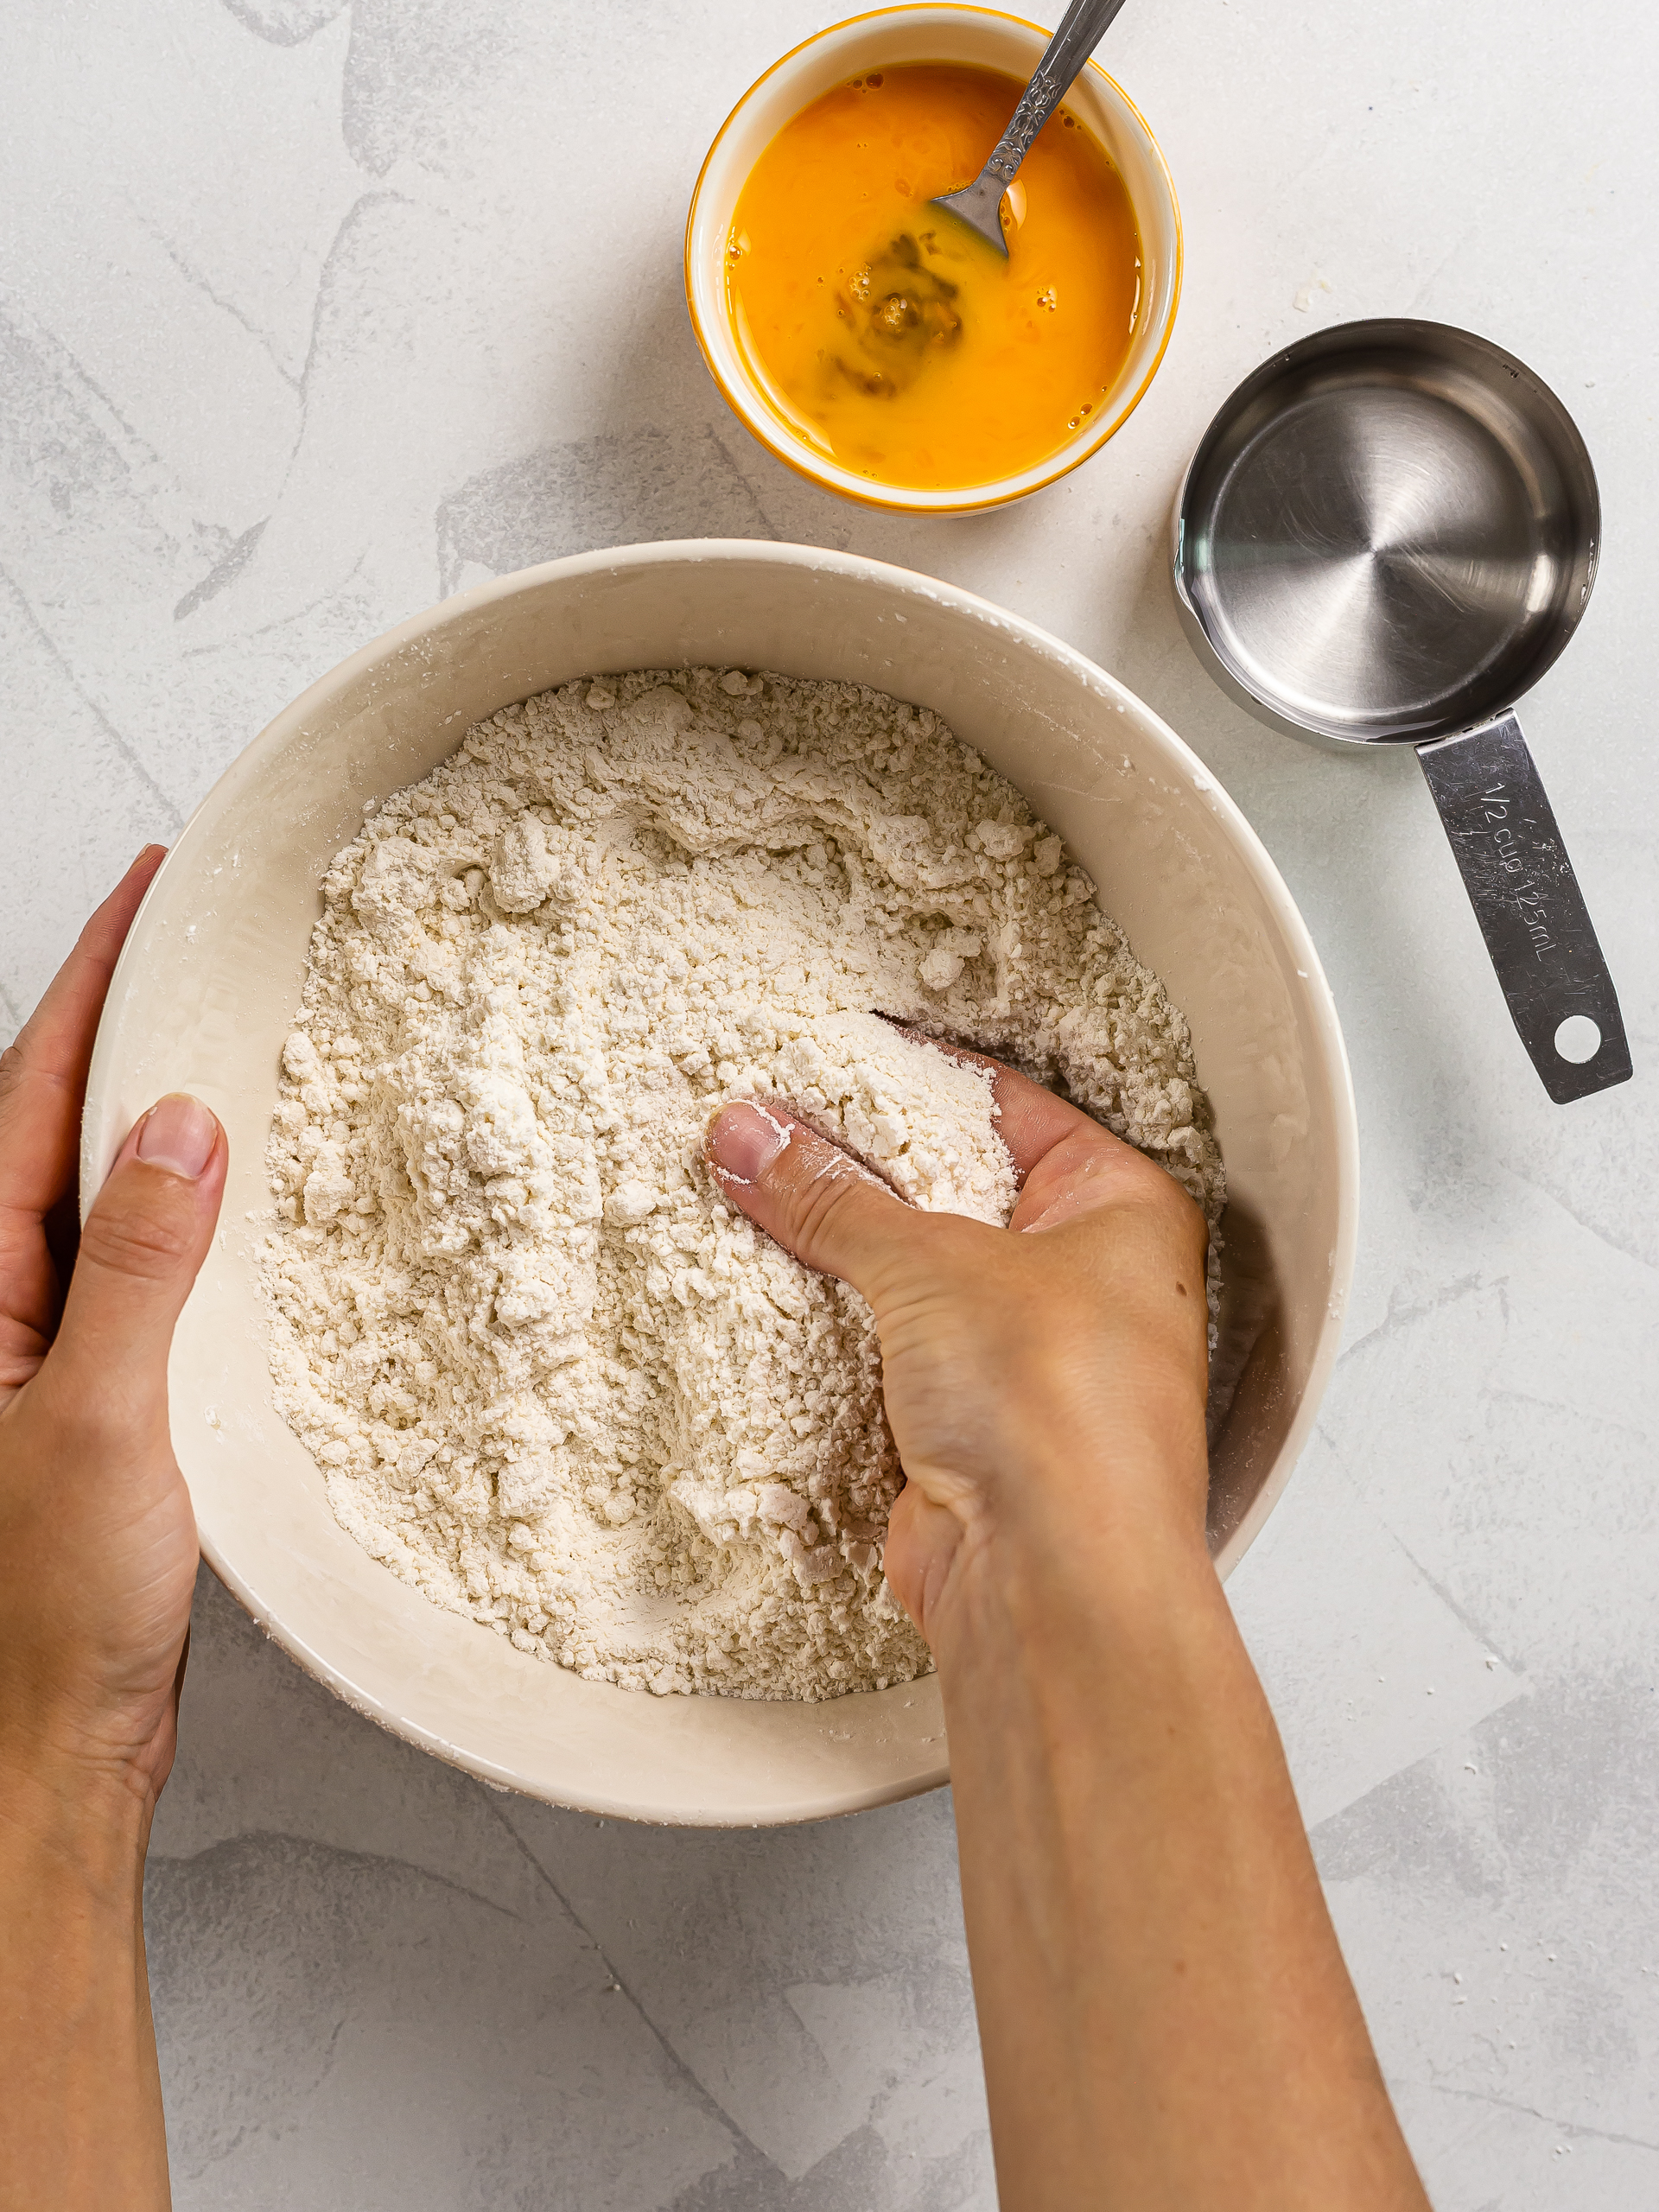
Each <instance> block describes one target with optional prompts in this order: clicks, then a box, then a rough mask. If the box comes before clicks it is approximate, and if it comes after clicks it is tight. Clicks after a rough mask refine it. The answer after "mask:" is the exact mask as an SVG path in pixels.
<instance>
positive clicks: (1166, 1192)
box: [709, 1052, 1208, 1642]
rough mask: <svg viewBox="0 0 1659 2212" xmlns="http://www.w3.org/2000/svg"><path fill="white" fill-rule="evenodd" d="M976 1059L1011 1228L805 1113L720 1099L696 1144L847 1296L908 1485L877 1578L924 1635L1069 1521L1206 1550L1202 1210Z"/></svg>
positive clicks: (772, 1227)
mask: <svg viewBox="0 0 1659 2212" xmlns="http://www.w3.org/2000/svg"><path fill="white" fill-rule="evenodd" d="M955 1057H957V1058H965V1059H971V1060H973V1061H974V1062H975V1064H976V1065H979V1066H982V1067H984V1068H986V1069H988V1070H989V1071H992V1074H993V1090H994V1093H995V1099H996V1103H997V1108H998V1111H999V1121H998V1128H999V1129H1000V1130H1001V1135H1002V1140H1003V1142H1004V1143H1005V1144H1006V1145H1007V1147H1008V1150H1009V1152H1010V1154H1012V1156H1013V1160H1014V1169H1015V1172H1016V1173H1017V1174H1018V1176H1019V1178H1020V1198H1019V1202H1018V1204H1017V1205H1015V1208H1014V1213H1013V1216H1012V1217H1011V1219H1010V1221H1009V1224H1008V1226H1007V1229H995V1228H991V1227H988V1225H986V1224H983V1223H982V1222H976V1221H969V1220H967V1219H965V1218H963V1217H962V1216H960V1215H957V1214H944V1213H922V1212H918V1211H915V1210H914V1209H912V1208H911V1207H909V1206H907V1205H905V1204H904V1202H903V1201H902V1200H901V1199H899V1198H895V1197H894V1196H893V1193H892V1192H890V1191H889V1190H888V1189H887V1186H886V1185H884V1184H882V1183H880V1182H878V1181H877V1180H876V1179H874V1177H873V1176H870V1175H868V1174H866V1173H863V1172H862V1171H861V1169H860V1168H859V1167H858V1166H856V1164H855V1162H853V1161H852V1160H849V1158H848V1156H847V1154H845V1153H843V1152H842V1151H840V1150H838V1149H837V1148H836V1146H834V1145H832V1144H831V1143H829V1141H828V1140H827V1139H826V1138H824V1137H822V1136H820V1135H818V1134H817V1131H816V1130H814V1129H812V1128H810V1127H809V1126H808V1125H807V1124H806V1123H804V1122H799V1121H797V1120H796V1119H795V1118H794V1117H793V1116H790V1115H788V1114H785V1113H783V1112H781V1111H780V1110H779V1109H775V1108H772V1107H771V1106H767V1107H766V1108H765V1109H762V1108H760V1107H758V1106H751V1105H739V1106H732V1107H728V1109H727V1110H726V1111H725V1113H724V1114H722V1115H721V1116H720V1117H719V1119H718V1120H717V1121H716V1122H715V1124H714V1126H713V1128H712V1129H711V1131H710V1133H709V1161H710V1165H711V1166H712V1168H713V1171H714V1173H715V1177H716V1178H717V1179H718V1180H719V1182H720V1184H721V1188H722V1189H723V1190H724V1192H725V1193H726V1195H727V1197H728V1198H729V1199H730V1200H731V1202H732V1204H733V1205H736V1206H739V1207H741V1210H742V1211H744V1212H745V1213H747V1215H748V1216H749V1217H750V1218H751V1219H752V1220H753V1221H755V1222H756V1223H758V1224H759V1225H760V1227H761V1228H763V1229H765V1230H767V1231H768V1232H769V1233H770V1234H771V1235H772V1236H775V1237H776V1238H777V1239H778V1241H779V1243H781V1244H783V1245H785V1247H786V1248H787V1249H789V1250H790V1251H791V1252H793V1253H794V1254H795V1255H796V1257H797V1258H798V1259H799V1260H801V1261H803V1262H804V1263H805V1264H806V1265H807V1266H808V1267H810V1268H819V1269H821V1270H823V1272H824V1273H825V1274H834V1275H839V1276H841V1277H842V1278H843V1280H845V1281H848V1282H850V1283H851V1284H852V1285H853V1287H854V1288H855V1290H857V1291H859V1292H861V1294H862V1295H863V1296H864V1298H865V1299H866V1300H868V1303H869V1305H870V1306H871V1308H872V1310H873V1311H874V1314H875V1319H876V1324H877V1326H878V1328H879V1329H880V1337H881V1359H882V1376H883V1390H884V1395H885V1397H886V1402H887V1418H888V1421H889V1422H890V1423H891V1425H892V1428H893V1441H894V1443H895V1444H896V1446H898V1451H899V1459H900V1460H901V1462H902V1463H903V1465H904V1470H905V1473H906V1478H907V1484H906V1489H905V1490H904V1491H903V1492H902V1493H901V1495H900V1497H899V1502H898V1504H897V1505H896V1507H895V1508H894V1510H893V1516H892V1523H891V1527H890V1529H889V1532H888V1536H887V1549H886V1567H887V1579H888V1580H889V1581H890V1582H891V1584H892V1586H893V1590H894V1592H896V1594H897V1595H898V1596H899V1599H901V1600H902V1602H903V1603H904V1605H906V1608H907V1609H908V1611H909V1612H910V1614H911V1617H912V1619H913V1620H914V1621H915V1622H916V1624H917V1626H918V1628H919V1629H920V1630H922V1632H923V1634H924V1635H925V1636H926V1637H928V1638H929V1640H930V1641H931V1642H936V1641H937V1638H938V1632H939V1630H940V1629H941V1627H942V1625H943V1624H944V1623H943V1618H942V1617H943V1616H944V1614H946V1613H948V1612H949V1611H950V1609H951V1608H952V1607H953V1606H954V1605H956V1604H957V1602H958V1599H959V1598H965V1595H966V1592H965V1586H966V1585H967V1584H968V1583H969V1582H970V1581H971V1580H972V1578H973V1576H974V1575H975V1573H976V1571H977V1567H976V1562H977V1561H978V1560H980V1559H981V1558H982V1555H983V1554H984V1552H985V1549H986V1547H987V1546H988V1545H990V1544H994V1543H995V1542H996V1541H997V1539H998V1535H999V1532H1008V1531H1009V1530H1010V1528H1011V1524H1018V1525H1020V1526H1025V1525H1027V1524H1030V1525H1031V1526H1032V1527H1033V1531H1034V1530H1035V1529H1036V1528H1037V1527H1038V1526H1046V1527H1047V1528H1048V1529H1049V1530H1050V1531H1051V1533H1052V1535H1055V1536H1056V1537H1058V1532H1059V1529H1060V1528H1061V1526H1062V1525H1063V1524H1064V1523H1065V1522H1067V1521H1068V1520H1069V1519H1071V1518H1073V1517H1074V1516H1082V1517H1083V1518H1084V1519H1085V1520H1087V1521H1089V1522H1092V1523H1096V1524H1098V1525H1099V1526H1101V1527H1102V1528H1103V1529H1109V1530H1110V1531H1111V1532H1112V1538H1113V1541H1117V1542H1122V1543H1124V1544H1132V1543H1139V1542H1142V1541H1148V1540H1150V1539H1152V1538H1153V1537H1154V1536H1156V1537H1157V1538H1158V1539H1159V1540H1160V1541H1170V1542H1173V1543H1178V1544H1182V1545H1187V1546H1197V1547H1198V1548H1202V1545H1203V1541H1204V1506H1205V1476H1206V1462H1205V1431H1204V1399H1205V1367H1206V1360H1207V1344H1206V1331H1207V1325H1208V1309H1207V1307H1206V1306H1205V1224H1204V1217H1203V1216H1202V1215H1201V1214H1200V1212H1199V1211H1198V1208H1197V1206H1196V1205H1193V1203H1192V1200H1191V1199H1190V1198H1188V1197H1187V1196H1186V1194H1185V1192H1184V1191H1183V1190H1182V1189H1181V1188H1180V1186H1179V1184H1177V1183H1176V1182H1174V1181H1173V1179H1171V1178H1170V1177H1169V1176H1168V1175H1166V1173H1164V1171H1163V1169H1162V1168H1161V1167H1160V1166H1157V1165H1156V1163H1155V1162H1154V1161H1153V1160H1148V1159H1147V1157H1146V1156H1145V1154H1141V1153H1139V1152H1136V1151H1135V1149H1134V1147H1132V1146H1129V1145H1126V1144H1122V1143H1120V1142H1119V1141H1118V1140H1117V1138H1116V1137H1115V1136H1113V1135H1110V1134H1109V1132H1108V1131H1107V1130H1105V1129H1103V1128H1101V1127H1100V1125H1099V1123H1098V1122H1094V1121H1091V1120H1090V1117H1089V1116H1088V1115H1086V1114H1084V1113H1081V1112H1079V1110H1078V1109H1077V1108H1076V1107H1075V1106H1069V1105H1067V1104H1066V1103H1065V1102H1064V1101H1063V1100H1062V1099H1059V1098H1057V1097H1055V1096H1054V1095H1053V1094H1052V1092H1051V1091H1047V1090H1043V1089H1042V1088H1041V1087H1040V1086H1039V1084H1034V1083H1032V1082H1029V1081H1028V1080H1027V1077H1024V1076H1022V1075H1019V1074H1016V1073H1015V1072H1014V1070H1013V1069H1011V1068H1005V1067H1001V1066H1000V1065H998V1064H997V1063H995V1062H994V1061H989V1060H986V1059H984V1058H982V1057H981V1056H980V1055H977V1054H968V1053H963V1052H957V1053H956V1055H955Z"/></svg>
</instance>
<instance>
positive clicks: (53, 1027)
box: [0, 848, 226, 2212]
mask: <svg viewBox="0 0 1659 2212" xmlns="http://www.w3.org/2000/svg"><path fill="white" fill-rule="evenodd" d="M161 857H162V855H161V853H160V850H159V849H156V848H152V849H150V851H149V853H147V854H146V855H143V857H142V858H141V859H140V861H138V862H137V864H136V865H135V866H134V868H132V870H131V871H130V874H128V876H127V877H126V879H125V880H124V882H123V883H122V884H121V885H120V887H118V889H117V890H116V891H115V892H114V893H112V894H111V897H110V898H109V899H107V900H106V901H105V904H104V906H101V907H100V908H99V912H97V913H96V914H95V915H94V916H93V918H92V920H91V921H90V922H89V923H88V924H87V925H86V930H85V931H84V932H83V934H82V936H81V939H80V942H79V944H78V945H77V947H76V948H75V950H74V952H73V954H72V955H71V957H70V958H69V960H68V961H67V963H66V964H65V966H64V968H63V969H62V972H61V973H60V975H59V976H58V978H57V980H56V981H55V982H54V984H53V985H52V988H51V989H50V990H49V991H48V994H47V995H46V997H45V999H44V1000H43V1001H41V1006H40V1007H39V1008H38V1010H37V1011H36V1013H35V1015H34V1017H33V1019H32V1020H30V1021H29V1024H28V1026H27V1027H26V1028H25V1029H24V1030H23V1032H22V1035H21V1036H20V1037H19V1039H18V1040H17V1042H16V1045H15V1046H11V1047H10V1049H9V1050H8V1051H7V1052H5V1054H4V1055H3V1057H0V2106H3V2107H4V2110H5V2114H6V2118H5V2123H4V2152H3V2157H0V2208H3V2212H41V2208H44V2207H47V2206H50V2207H52V2208H53V2212H105V2208H112V2207H115V2206H119V2207H120V2208H121V2212H165V2208H166V2206H167V2204H168V2177H167V2146H166V2138H165V2134H164V2132H163V2128H162V2100H161V2086H160V2082H159V2079H158V2076H157V2073H156V2039H155V2035H154V2032H153V2030H152V2028H151V2024H150V2016H149V1986H148V1982H147V1980H146V1978H145V1971H144V1942H143V1914H142V1885H143V1861H144V1847H145V1844H146V1842H147V1840H148V1838H149V1823H150V1817H151V1815H152V1814H153V1812H154V1810H155V1805H156V1796H157V1794H158V1793H159V1791H160V1789H161V1788H162V1783H164V1782H165V1781H166V1779H167V1775H168V1769H169V1767H170V1766H171V1764H172V1761H173V1747H174V1732H175V1720H176V1717H177V1709H178V1688H179V1682H180V1681H181V1677H182V1675H183V1671H184V1645H185V1638H186V1632H187V1630H188V1626H189V1620H190V1593H191V1590H192V1588H193V1586H194V1580H195V1568H196V1532H195V1522H194V1519H193V1517H192V1516H191V1511H190V1500H189V1497H188V1493H187V1491H186V1490H185V1487H184V1483H183V1480H182V1478H181V1476H180V1473H179V1470H178V1465H177V1463H176V1462H175V1459H174V1457H173V1448H172V1445H171V1443H170V1441H169V1440H168V1424H167V1353H168V1344H169V1342H170V1339H171V1337H172V1332H173V1324H174V1322H175V1319H177V1317H178V1313H179V1309H180V1307H181V1306H182V1305H183V1303H184V1300H185V1297H186V1295H187V1294H188V1291H189V1288H190V1285H191V1283H192V1282H193V1281H194V1278H195V1274H196V1270H197V1268H198V1267H199V1266H200V1263H201V1259H202V1256H203V1255H204V1253H205V1252H206V1250H207V1241H208V1238H209V1237H210V1236H211V1235H212V1234H213V1223H214V1220H215V1218H216V1217H217V1213H218V1210H219V1193H220V1192H221V1190H222V1188H223V1186H224V1180H225V1167H226V1149H225V1138H224V1135H223V1132H222V1131H221V1130H220V1128H219V1124H218V1122H216V1121H215V1120H214V1119H213V1116H212V1115H211V1114H209V1113H208V1112H207V1109H206V1108H205V1107H202V1106H200V1105H199V1104H198V1103H196V1102H195V1101H194V1099H186V1098H176V1097H175V1098H168V1099H163V1100H162V1102H161V1103H160V1104H159V1105H158V1106H156V1108H154V1109H152V1110H151V1112H150V1113H149V1114H148V1115H146V1116H144V1118H143V1121H142V1122H139V1123H138V1125H137V1128H134V1130H133V1131H132V1133H131V1134H130V1136H129V1137H128V1139H127V1141H126V1143H125V1145H124V1147H123V1148H122V1152H121V1154H120V1157H119V1158H118V1160H117V1162H116V1165H115V1166H114V1168H113V1169H112V1170H111V1174H110V1178H109V1180H108V1181H107V1182H106V1183H105V1186H104V1189H103V1191H102V1192H100V1194H99V1200H98V1204H97V1205H96V1206H95V1208H94V1209H93V1211H92V1215H91V1216H90V1217H89V1219H88V1221H87V1224H86V1231H85V1233H84V1235H83V1236H81V1237H80V1239H79V1249H78V1250H77V1249H75V1237H74V1230H73V1202H74V1193H75V1170H76V1151H77V1146H78V1141H79V1129H80V1108H81V1098H82V1094H83V1092H84V1090H85V1087H86V1067H87V1062H88V1060H89V1058H90V1057H91V1053H92V1038H93V1035H94V1033H95V1032H96V1030H97V1027H98V1018H99V1012H100V1010H101V1008H102V1006H103V1002H104V994H105V988H106V986H107V984H108V982H109V977H110V973H111V969H112V968H113V966H114V963H115V958H116V956H117V954H118V952H119V950H120V948H121V944H122V940H123V938H124V937H125V935H126V931H127V927H128V925H129V924H130V921H131V918H132V916H133V913H134V912H135V911H136V909H137V905H138V901H139V899H141V898H142V897H143V892H144V889H145V887H146V885H147V884H148V882H149V878H150V877H151V876H152V875H153V874H155V872H156V865H157V863H158V862H159V861H160V859H161Z"/></svg>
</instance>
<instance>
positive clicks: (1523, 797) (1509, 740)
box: [1417, 714, 1630, 1106]
mask: <svg viewBox="0 0 1659 2212" xmlns="http://www.w3.org/2000/svg"><path fill="white" fill-rule="evenodd" d="M1417 758H1418V759H1419V760H1421V762H1422V764H1423V773H1424V775H1425V776H1427V779H1428V788H1429V789H1430V791H1433V794H1434V804H1435V805H1436V806H1438V807H1439V809H1440V820H1441V822H1442V823H1444V824H1445V825H1446V836H1448V837H1449V838H1450V839H1451V841H1452V851H1453V853H1454V854H1455V855H1457V861H1458V866H1459V868H1460V869H1461V870H1462V872H1463V882H1464V888H1465V890H1466V891H1467V892H1468V893H1469V902H1470V904H1471V906H1473V908H1474V910H1475V918H1476V920H1477V921H1478V923H1479V924H1480V929H1481V934H1482V936H1483V937H1484V938H1485V940H1486V950H1488V951H1489V952H1490V953H1491V956H1492V965H1493V967H1494V968H1496V969H1497V980H1498V982H1500V983H1501V984H1502V985H1503V996H1504V997H1505V999H1506V1000H1507V1001H1509V1008H1510V1014H1511V1015H1512V1016H1513V1017H1514V1020H1515V1026H1516V1028H1517V1029H1518V1030H1519V1031H1520V1033H1521V1041H1522V1044H1523V1045H1524V1046H1526V1048H1527V1051H1528V1052H1529V1053H1530V1054H1531V1056H1532V1065H1534V1067H1535V1068H1536V1069H1537V1071H1538V1072H1539V1074H1540V1075H1541V1077H1543V1084H1544V1089H1545V1090H1547V1091H1548V1093H1549V1095H1550V1096H1551V1097H1552V1098H1553V1099H1554V1101H1555V1103H1556V1104H1557V1105H1558V1106H1565V1105H1567V1103H1569V1102H1570V1101H1571V1100H1573V1099H1574V1098H1587V1097H1588V1096H1590V1095H1591V1093H1592V1092H1593V1091H1597V1090H1609V1089H1611V1086H1612V1085H1613V1084H1616V1083H1628V1082H1629V1080H1630V1046H1629V1045H1628V1044H1627V1043H1626V1042H1625V1039H1624V1020H1623V1017H1622V1016H1621V1015H1620V1014H1619V1010H1618V995H1617V993H1616V992H1615V991H1614V989H1613V979H1612V977H1611V976H1610V975H1609V974H1608V973H1607V963H1606V962H1605V960H1604V959H1603V958H1602V957H1601V947H1600V945H1599V944H1598V943H1597V941H1596V932H1595V929H1594V927H1593V925H1592V923H1591V920H1590V914H1589V910H1588V908H1587V907H1586V906H1585V903H1584V896H1583V893H1581V892H1580V889H1579V883H1578V878H1577V877H1576V876H1575V875H1574V874H1573V863H1572V861H1569V860H1568V858H1567V850H1566V848H1565V847H1564V846H1563V844H1562V843H1561V833H1560V830H1559V829H1557V828H1556V826H1555V817H1554V813H1553V812H1552V811H1551V810H1550V804H1549V801H1548V798H1547V797H1546V796H1545V793H1544V786H1543V785H1542V783H1541V780H1540V779H1539V775H1538V771H1537V769H1536V768H1535V766H1533V760H1532V755H1531V753H1529V752H1528V750H1527V741H1526V739H1525V738H1524V737H1522V734H1521V725H1520V723H1519V722H1518V721H1516V718H1515V716H1514V715H1512V714H1503V715H1497V716H1496V717H1495V718H1494V719H1493V720H1492V721H1489V722H1483V723H1482V724H1481V726H1480V728H1478V729H1471V730H1465V731H1464V732H1463V733H1462V734H1461V735H1459V736H1457V737H1443V738H1440V739H1438V740H1436V741H1434V742H1433V743H1431V744H1428V745H1420V746H1419V747H1418V748H1417ZM1574 1015H1579V1016H1586V1017H1587V1018H1588V1020H1590V1021H1592V1022H1593V1023H1594V1025H1595V1028H1596V1031H1597V1033H1598V1035H1599V1043H1597V1044H1596V1045H1595V1046H1594V1048H1593V1050H1592V1051H1589V1052H1587V1053H1586V1051H1585V1049H1584V1046H1586V1045H1588V1044H1589V1042H1590V1039H1589V1033H1588V1031H1587V1030H1585V1029H1584V1028H1583V1027H1582V1024H1581V1023H1575V1024H1574V1026H1573V1029H1571V1030H1568V1031H1567V1032H1566V1033H1564V1034H1563V1035H1562V1036H1561V1039H1560V1044H1558V1043H1557V1034H1558V1033H1559V1032H1560V1031H1561V1025H1562V1024H1563V1023H1564V1022H1567V1021H1569V1020H1572V1018H1573V1016H1574ZM1574 1031H1577V1032H1578V1034H1577V1035H1575V1034H1574ZM1580 1037H1582V1039H1583V1040H1584V1041H1583V1044H1580Z"/></svg>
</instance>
